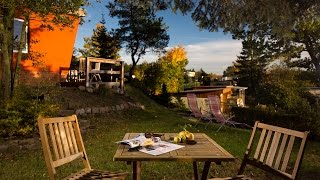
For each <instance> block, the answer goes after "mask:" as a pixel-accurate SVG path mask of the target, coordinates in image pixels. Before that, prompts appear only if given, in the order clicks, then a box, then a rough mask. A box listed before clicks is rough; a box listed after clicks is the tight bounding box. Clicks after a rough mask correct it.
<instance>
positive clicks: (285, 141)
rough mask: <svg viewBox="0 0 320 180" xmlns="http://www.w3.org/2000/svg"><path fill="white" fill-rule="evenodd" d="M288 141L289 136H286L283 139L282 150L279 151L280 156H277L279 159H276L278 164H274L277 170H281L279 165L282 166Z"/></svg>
mask: <svg viewBox="0 0 320 180" xmlns="http://www.w3.org/2000/svg"><path fill="white" fill-rule="evenodd" d="M287 139H288V134H284V135H283V137H282V142H281V145H280V149H279V151H278V156H277V159H276V163H275V164H274V168H275V169H279V165H280V162H281V159H282V155H283V152H284V148H285V146H286V144H287Z"/></svg>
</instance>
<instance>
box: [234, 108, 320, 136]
mask: <svg viewBox="0 0 320 180" xmlns="http://www.w3.org/2000/svg"><path fill="white" fill-rule="evenodd" d="M300 109H301V112H300V113H296V114H288V113H285V112H283V111H275V110H274V108H273V107H270V106H267V107H259V106H257V107H250V108H242V107H233V108H232V113H233V114H234V115H235V117H234V118H235V120H236V121H237V122H243V123H247V124H249V125H251V126H253V125H254V122H255V121H260V122H263V123H267V124H272V125H276V126H280V127H285V128H290V129H296V130H300V131H310V132H311V136H310V137H313V138H319V137H320V121H319V117H320V116H319V115H320V114H319V111H320V106H319V103H317V104H315V105H313V106H309V105H307V104H300Z"/></svg>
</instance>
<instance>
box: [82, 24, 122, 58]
mask: <svg viewBox="0 0 320 180" xmlns="http://www.w3.org/2000/svg"><path fill="white" fill-rule="evenodd" d="M84 42H85V43H84V45H83V49H78V51H79V52H80V53H81V54H82V56H84V57H100V58H107V59H118V58H119V57H120V55H119V51H120V42H119V40H118V38H117V37H116V36H115V35H114V34H113V33H112V32H108V31H107V29H106V27H105V20H104V18H102V21H101V22H100V23H99V24H97V25H96V29H94V30H93V35H92V36H91V37H90V38H89V37H85V38H84Z"/></svg>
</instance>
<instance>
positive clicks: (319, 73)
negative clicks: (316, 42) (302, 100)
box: [313, 55, 320, 82]
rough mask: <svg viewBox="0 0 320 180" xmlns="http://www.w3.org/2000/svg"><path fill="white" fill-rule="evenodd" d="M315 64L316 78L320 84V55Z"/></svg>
mask: <svg viewBox="0 0 320 180" xmlns="http://www.w3.org/2000/svg"><path fill="white" fill-rule="evenodd" d="M313 62H314V66H315V69H316V78H317V81H318V82H320V55H319V56H318V58H316V60H315V61H313Z"/></svg>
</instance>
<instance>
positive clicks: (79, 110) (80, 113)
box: [76, 108, 86, 116]
mask: <svg viewBox="0 0 320 180" xmlns="http://www.w3.org/2000/svg"><path fill="white" fill-rule="evenodd" d="M84 114H86V111H85V110H84V109H83V108H81V109H77V110H76V115H77V116H82V115H84Z"/></svg>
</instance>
